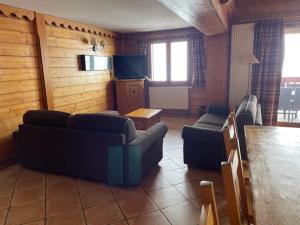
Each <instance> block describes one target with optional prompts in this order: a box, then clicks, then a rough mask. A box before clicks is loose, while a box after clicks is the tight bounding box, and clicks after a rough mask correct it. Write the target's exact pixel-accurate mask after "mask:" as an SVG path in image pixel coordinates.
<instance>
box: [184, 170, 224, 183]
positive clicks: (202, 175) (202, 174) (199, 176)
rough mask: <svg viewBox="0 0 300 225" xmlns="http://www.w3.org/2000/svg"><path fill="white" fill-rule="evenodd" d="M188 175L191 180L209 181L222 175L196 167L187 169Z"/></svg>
mask: <svg viewBox="0 0 300 225" xmlns="http://www.w3.org/2000/svg"><path fill="white" fill-rule="evenodd" d="M185 171H186V174H187V176H188V177H189V179H190V180H199V181H201V180H208V179H209V178H210V177H212V176H219V175H220V173H219V172H216V171H213V170H204V169H200V168H196V167H186V168H185Z"/></svg>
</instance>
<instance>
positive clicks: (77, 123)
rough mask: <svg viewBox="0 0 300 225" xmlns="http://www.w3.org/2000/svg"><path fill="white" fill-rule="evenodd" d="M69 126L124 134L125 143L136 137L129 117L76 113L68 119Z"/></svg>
mask: <svg viewBox="0 0 300 225" xmlns="http://www.w3.org/2000/svg"><path fill="white" fill-rule="evenodd" d="M69 128H71V129H79V130H90V131H97V132H104V133H115V134H125V136H126V143H129V142H130V141H132V140H133V139H134V138H136V137H137V134H136V129H135V126H134V123H133V121H132V120H131V119H129V118H127V117H123V116H118V115H109V114H99V113H98V114H97V113H95V114H76V115H74V116H71V117H70V119H69Z"/></svg>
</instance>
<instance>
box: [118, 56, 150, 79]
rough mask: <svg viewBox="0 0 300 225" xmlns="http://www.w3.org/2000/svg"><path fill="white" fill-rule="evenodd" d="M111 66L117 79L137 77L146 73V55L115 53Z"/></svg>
mask: <svg viewBox="0 0 300 225" xmlns="http://www.w3.org/2000/svg"><path fill="white" fill-rule="evenodd" d="M113 66H114V74H115V77H116V78H118V79H139V78H144V77H145V76H147V74H148V60H147V56H146V55H115V56H114V57H113Z"/></svg>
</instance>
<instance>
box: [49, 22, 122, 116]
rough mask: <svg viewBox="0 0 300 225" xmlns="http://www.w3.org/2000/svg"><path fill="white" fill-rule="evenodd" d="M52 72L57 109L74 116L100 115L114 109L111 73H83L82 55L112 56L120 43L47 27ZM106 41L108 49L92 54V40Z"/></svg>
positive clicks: (54, 102) (50, 70)
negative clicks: (79, 57)
mask: <svg viewBox="0 0 300 225" xmlns="http://www.w3.org/2000/svg"><path fill="white" fill-rule="evenodd" d="M46 35H47V46H48V52H49V72H50V77H51V86H52V92H53V104H54V109H55V110H59V111H65V112H70V113H80V112H99V111H103V110H107V109H112V108H113V107H114V106H113V102H114V100H113V87H112V79H111V74H110V71H108V70H107V71H80V70H79V69H78V58H77V57H78V55H80V54H86V55H98V56H111V55H114V54H116V51H117V47H116V46H117V44H116V43H115V40H114V39H112V38H108V37H99V36H97V35H93V34H87V33H83V32H78V31H73V30H68V29H62V28H60V27H55V26H52V25H50V26H49V25H48V26H47V27H46ZM100 39H103V40H105V42H106V46H105V49H104V50H102V51H98V52H96V53H95V52H93V51H92V49H91V48H92V46H91V40H97V42H98V43H99V42H100Z"/></svg>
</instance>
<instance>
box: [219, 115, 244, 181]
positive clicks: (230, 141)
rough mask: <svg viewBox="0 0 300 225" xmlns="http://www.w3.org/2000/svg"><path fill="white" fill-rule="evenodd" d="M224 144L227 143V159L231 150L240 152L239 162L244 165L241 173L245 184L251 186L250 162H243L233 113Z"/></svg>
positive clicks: (229, 119)
mask: <svg viewBox="0 0 300 225" xmlns="http://www.w3.org/2000/svg"><path fill="white" fill-rule="evenodd" d="M224 142H225V149H226V155H227V158H228V157H229V155H230V152H231V150H233V149H237V150H238V154H239V160H240V161H241V164H242V168H241V170H242V171H241V173H242V174H243V177H244V180H245V184H247V185H249V184H250V174H249V166H248V162H247V161H245V160H242V158H241V150H240V143H239V138H238V132H237V126H236V120H235V113H234V112H231V113H230V114H229V116H228V127H227V128H225V129H224Z"/></svg>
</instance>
